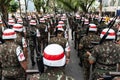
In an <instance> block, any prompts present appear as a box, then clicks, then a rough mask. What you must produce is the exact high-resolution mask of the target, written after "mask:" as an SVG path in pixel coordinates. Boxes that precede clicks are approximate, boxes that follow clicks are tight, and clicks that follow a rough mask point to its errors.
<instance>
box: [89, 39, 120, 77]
mask: <svg viewBox="0 0 120 80" xmlns="http://www.w3.org/2000/svg"><path fill="white" fill-rule="evenodd" d="M91 53H92V57H93V58H94V60H95V61H96V64H95V70H94V74H95V75H99V76H100V75H103V74H105V73H107V72H109V71H116V69H117V67H116V64H117V63H120V46H119V45H118V44H115V43H114V42H112V41H107V42H104V43H103V44H101V45H97V46H96V47H94V48H93V49H92V52H91Z"/></svg>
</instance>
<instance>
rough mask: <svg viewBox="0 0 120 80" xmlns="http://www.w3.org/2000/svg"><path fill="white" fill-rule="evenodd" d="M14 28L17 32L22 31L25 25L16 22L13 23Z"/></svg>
mask: <svg viewBox="0 0 120 80" xmlns="http://www.w3.org/2000/svg"><path fill="white" fill-rule="evenodd" d="M13 30H14V31H15V32H22V31H23V25H21V24H14V25H13Z"/></svg>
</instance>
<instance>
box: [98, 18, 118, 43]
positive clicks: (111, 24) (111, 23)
mask: <svg viewBox="0 0 120 80" xmlns="http://www.w3.org/2000/svg"><path fill="white" fill-rule="evenodd" d="M116 19H117V17H115V18H114V19H113V20H112V21H111V22H110V23H109V24H108V28H109V29H108V30H107V32H106V33H105V35H104V36H103V37H102V39H101V40H100V43H99V44H102V42H103V41H104V40H105V38H106V37H107V35H108V34H109V33H108V32H109V30H110V29H111V27H112V26H113V25H114V23H115V21H116Z"/></svg>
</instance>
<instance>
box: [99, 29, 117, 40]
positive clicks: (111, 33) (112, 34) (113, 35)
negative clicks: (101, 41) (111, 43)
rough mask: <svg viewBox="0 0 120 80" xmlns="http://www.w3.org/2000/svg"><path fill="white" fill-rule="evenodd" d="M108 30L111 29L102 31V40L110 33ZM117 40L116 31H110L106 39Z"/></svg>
mask: <svg viewBox="0 0 120 80" xmlns="http://www.w3.org/2000/svg"><path fill="white" fill-rule="evenodd" d="M108 29H109V28H105V29H103V31H102V32H101V34H100V38H102V37H103V36H104V35H105V34H106V32H107V31H108ZM115 38H116V33H115V31H114V30H113V29H110V30H109V31H108V35H107V37H106V39H115Z"/></svg>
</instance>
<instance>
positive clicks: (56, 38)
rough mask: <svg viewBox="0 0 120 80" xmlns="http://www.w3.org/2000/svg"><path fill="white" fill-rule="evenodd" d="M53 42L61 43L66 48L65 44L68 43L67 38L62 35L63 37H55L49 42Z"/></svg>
mask: <svg viewBox="0 0 120 80" xmlns="http://www.w3.org/2000/svg"><path fill="white" fill-rule="evenodd" d="M52 43H57V44H60V45H61V46H62V47H63V48H65V45H66V43H67V39H65V38H64V37H61V38H58V37H53V38H51V39H50V41H49V44H52Z"/></svg>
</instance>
